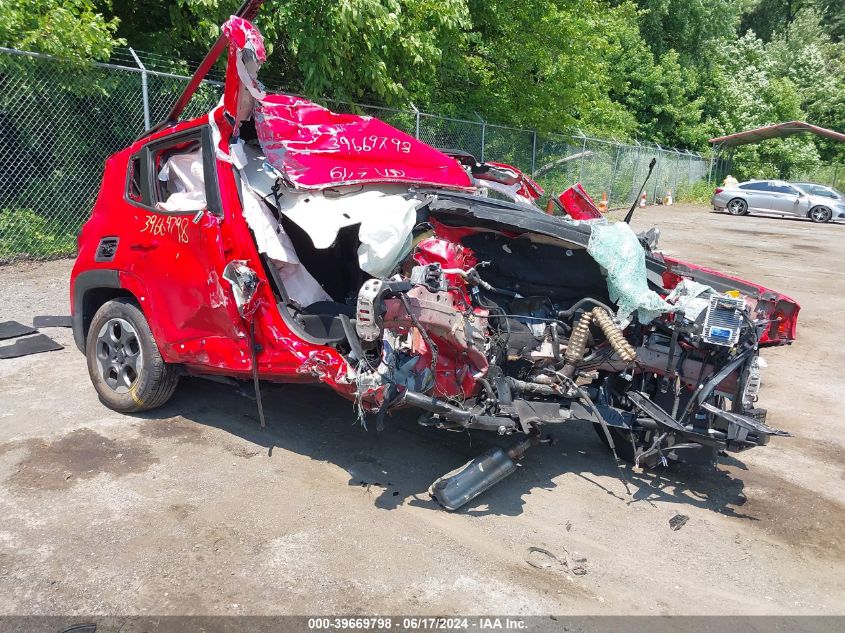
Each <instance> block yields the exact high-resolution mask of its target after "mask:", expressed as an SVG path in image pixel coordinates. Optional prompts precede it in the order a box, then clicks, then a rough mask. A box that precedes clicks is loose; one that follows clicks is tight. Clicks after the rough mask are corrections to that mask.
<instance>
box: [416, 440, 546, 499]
mask: <svg viewBox="0 0 845 633" xmlns="http://www.w3.org/2000/svg"><path fill="white" fill-rule="evenodd" d="M539 441H540V440H539V438H538V437H534V436H532V437H529V438H528V439H527V440H525V441H523V442H520V443H519V444H515V445H514V446H512V447H511V448H509V449H508V450H507V451H504V450H502V449H501V448H492V449H490V450H489V451H487V452H485V453H482V454H481V455H479V456H478V457H476V458H475V459H473V460H471V461H469V462H467V463H466V464H464V465H463V466H461V467H460V468H458V469H457V470H453V471H452V472H450V473H447V474H446V475H444V476H443V477H441V478H440V479H438V480H437V481H435V482H434V483H433V484H431V487H429V489H428V493H429V494H430V495H431V496H432V497H433V498H434V500H435V501H437V503H439V504H440V505H441V506H443V507H444V508H446V509H447V510H457V509H458V508H460V507H461V506H463V505H465V504H467V503H469V502H470V501H472V500H473V499H475V498H476V497H477V496H478V495H480V494H481V493H482V492H484V491H485V490H487V489H488V488H490V487H492V486H494V485H495V484H497V483H499V482H500V481H502V480H503V479H504V478H505V477H507V476H508V475H511V474H513V473H514V472H515V471H516V462H517V460H519V459H520V458H522V456H523V455H524V454H525V451H527V450H528V449H529V448H531V447H532V446H534V445H535V444H537V443H539Z"/></svg>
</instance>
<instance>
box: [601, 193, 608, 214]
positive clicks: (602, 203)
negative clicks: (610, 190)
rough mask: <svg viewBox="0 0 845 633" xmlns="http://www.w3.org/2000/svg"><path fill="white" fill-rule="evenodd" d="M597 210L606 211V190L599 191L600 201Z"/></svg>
mask: <svg viewBox="0 0 845 633" xmlns="http://www.w3.org/2000/svg"><path fill="white" fill-rule="evenodd" d="M599 211H601V212H602V213H607V192H606V191H602V192H601V201H600V202H599Z"/></svg>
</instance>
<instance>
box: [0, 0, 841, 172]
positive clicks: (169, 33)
mask: <svg viewBox="0 0 845 633" xmlns="http://www.w3.org/2000/svg"><path fill="white" fill-rule="evenodd" d="M239 3H240V2H239V0H144V1H143V2H138V1H137V0H69V1H68V2H59V0H23V1H19V2H17V3H3V4H2V5H0V42H2V43H3V44H5V45H12V46H17V47H22V48H29V49H36V50H42V51H45V52H49V53H52V54H56V55H60V56H63V57H75V58H86V59H87V58H103V57H106V56H107V55H108V54H109V52H110V51H111V49H112V48H113V47H114V46H115V45H116V44H120V43H121V42H122V40H121V39H119V38H123V39H125V40H126V41H127V42H128V43H129V44H131V45H132V46H134V47H136V48H138V49H140V50H147V51H151V52H153V53H157V54H159V55H161V56H163V57H164V58H179V59H184V60H190V61H192V62H194V63H195V62H196V61H198V59H199V58H201V57H202V56H203V55H204V54H205V52H206V51H207V50H208V48H209V47H210V45H211V43H212V42H213V41H214V40H215V39H216V38H217V37H218V36H219V26H220V24H221V23H222V22H223V21H224V20H225V19H226V17H228V15H229V14H230V13H232V12H234V11H235V9H236V7H237V6H238V4H239ZM256 22H257V25H258V26H259V27H260V28H261V29H262V31H263V32H264V34H265V39H266V42H267V44H268V52H269V59H268V61H267V63H266V65H265V67H264V69H263V71H262V77H263V79H264V81H265V83H267V84H268V85H269V86H272V87H283V88H284V89H286V90H290V91H294V92H300V93H305V94H308V95H311V96H313V97H317V98H333V99H341V100H358V101H361V100H363V101H377V102H381V103H384V104H385V105H390V106H399V107H408V106H409V105H410V104H414V105H416V106H417V107H419V108H424V109H429V110H434V109H436V110H438V111H441V112H444V113H451V114H453V115H455V116H459V117H463V118H472V119H475V118H477V117H482V118H484V119H486V120H488V121H495V122H498V123H502V124H508V125H519V126H526V127H532V128H535V129H537V130H539V131H540V132H541V133H545V132H553V131H561V132H562V131H566V130H573V129H576V128H580V129H582V130H584V131H585V132H588V133H592V134H594V135H601V136H614V137H618V138H620V139H631V138H639V139H642V140H646V141H654V142H658V143H660V144H662V145H666V146H677V147H685V148H689V149H692V150H697V151H704V150H706V149H707V148H708V144H707V140H708V139H709V138H711V137H713V136H716V135H722V134H726V133H732V132H736V131H739V130H743V129H747V128H749V127H755V126H760V125H766V124H770V123H777V122H781V121H786V120H791V119H801V120H808V121H810V122H812V123H816V124H818V125H822V126H824V127H831V128H834V129H839V130H843V129H845V12H843V11H842V1H841V0H696V1H695V2H690V1H689V0H534V1H532V2H522V3H514V2H505V1H504V0H337V1H336V2H324V1H319V2H318V1H317V0H267V1H266V3H265V6H264V7H263V8H262V10H261V11H260V13H259V16H258V18H257V19H256ZM221 63H222V62H221ZM187 69H188V65H187V64H183V65H182V68H181V70H182V71H187ZM0 72H2V68H0ZM73 83H74V82H73V78H72V77H71V78H70V79H69V80H68V82H67V84H68V86H69V88H70V89H72V90H76V91H77V92H78V93H81V92H84V91H85V90H89V91H94V90H102V87H101V86H99V85H92V86H84V85H79V86H74V85H73ZM505 146H506V143H503V147H505ZM517 158H518V157H517ZM734 158H735V161H736V169H737V171H738V172H739V173H744V174H748V175H755V176H760V177H762V176H763V175H780V176H788V175H789V174H790V173H791V172H792V171H795V170H796V169H805V168H806V164H807V163H808V162H812V161H817V160H823V161H842V160H843V159H845V146H843V145H842V144H838V145H837V144H834V143H832V142H829V141H825V140H821V139H817V138H814V137H796V138H792V139H789V140H788V141H786V140H785V141H772V142H768V143H763V144H761V145H759V146H752V147H743V148H740V149H738V150H737V152H736V154H735V156H734Z"/></svg>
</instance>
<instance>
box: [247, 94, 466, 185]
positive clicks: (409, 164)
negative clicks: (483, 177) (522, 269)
mask: <svg viewBox="0 0 845 633" xmlns="http://www.w3.org/2000/svg"><path fill="white" fill-rule="evenodd" d="M255 123H256V130H257V131H258V139H259V141H260V142H261V146H262V147H263V148H264V152H265V154H266V156H267V160H268V161H269V162H270V164H271V165H273V166H274V167H275V168H276V169H278V170H279V171H280V172H282V173H284V174H285V176H286V177H287V178H288V180H289V181H290V182H291V183H292V184H293V185H294V186H295V187H297V188H300V189H321V188H325V187H332V186H338V185H349V184H362V183H375V182H380V183H384V182H403V183H410V184H417V185H437V186H441V187H450V188H454V189H463V190H468V191H469V190H473V186H472V182H471V180H470V177H469V175H468V174H467V173H466V171H465V170H464V168H463V167H461V165H460V164H459V163H458V162H457V161H456V160H455V159H453V158H450V157H449V156H446V155H445V154H443V153H442V152H439V151H438V150H436V149H434V148H433V147H430V146H429V145H426V144H425V143H423V142H421V141H418V140H417V139H415V138H414V137H413V136H410V135H408V134H405V133H404V132H402V131H400V130H397V129H396V128H394V127H391V126H390V125H388V124H387V123H384V122H382V121H379V120H378V119H373V118H372V117H368V116H358V115H354V114H337V113H335V112H331V111H330V110H328V109H326V108H323V107H321V106H319V105H317V104H315V103H311V102H310V101H307V100H305V99H302V98H301V97H295V96H291V95H268V96H267V98H266V99H265V100H263V101H262V102H261V103H260V104H259V105H258V106H257V107H256V109H255Z"/></svg>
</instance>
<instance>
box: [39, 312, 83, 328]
mask: <svg viewBox="0 0 845 633" xmlns="http://www.w3.org/2000/svg"><path fill="white" fill-rule="evenodd" d="M32 325H33V327H73V317H69V316H56V315H53V314H50V315H45V316H37V317H33V319H32Z"/></svg>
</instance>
